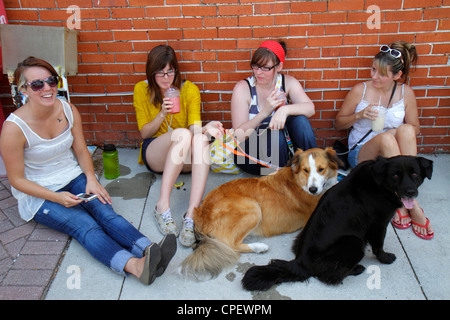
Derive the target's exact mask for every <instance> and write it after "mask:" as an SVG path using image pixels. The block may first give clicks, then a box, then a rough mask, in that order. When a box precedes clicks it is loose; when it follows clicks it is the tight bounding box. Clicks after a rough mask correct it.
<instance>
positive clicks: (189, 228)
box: [180, 218, 195, 247]
mask: <svg viewBox="0 0 450 320" xmlns="http://www.w3.org/2000/svg"><path fill="white" fill-rule="evenodd" d="M180 243H181V244H182V245H183V246H185V247H191V246H192V245H193V244H194V243H195V234H194V220H192V219H191V218H184V220H183V227H182V228H181V233H180Z"/></svg>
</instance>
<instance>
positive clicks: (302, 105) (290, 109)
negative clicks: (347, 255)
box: [269, 75, 315, 129]
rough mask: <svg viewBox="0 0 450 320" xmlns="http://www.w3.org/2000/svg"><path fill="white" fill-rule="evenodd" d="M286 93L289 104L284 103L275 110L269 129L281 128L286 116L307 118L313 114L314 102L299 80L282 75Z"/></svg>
mask: <svg viewBox="0 0 450 320" xmlns="http://www.w3.org/2000/svg"><path fill="white" fill-rule="evenodd" d="M284 77H285V83H286V94H287V95H288V96H289V98H290V100H291V104H289V105H284V106H282V107H280V108H278V109H277V111H275V113H274V115H273V116H272V120H271V121H270V125H269V128H270V129H283V128H284V125H285V123H286V119H287V117H288V116H296V115H304V116H305V117H307V118H310V117H312V116H313V115H314V114H315V110H314V103H313V102H312V101H311V99H310V98H309V97H308V95H307V94H306V93H305V91H304V90H303V87H302V85H301V84H300V82H299V81H298V80H297V79H295V78H294V77H292V76H289V75H284Z"/></svg>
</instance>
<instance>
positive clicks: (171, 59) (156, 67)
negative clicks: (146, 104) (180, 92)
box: [145, 45, 181, 106]
mask: <svg viewBox="0 0 450 320" xmlns="http://www.w3.org/2000/svg"><path fill="white" fill-rule="evenodd" d="M167 64H169V66H170V68H171V69H173V70H175V77H174V79H173V85H174V86H175V87H177V88H178V89H181V75H180V68H179V67H178V60H177V57H176V55H175V51H174V50H173V49H172V47H170V46H167V45H159V46H156V47H154V48H153V49H152V50H151V51H150V52H149V54H148V56H147V64H146V66H145V70H146V74H147V81H148V91H149V94H150V102H151V103H153V104H154V105H155V106H157V105H160V104H162V102H163V96H162V93H161V90H160V88H159V86H158V84H157V83H156V81H155V72H158V71H161V70H162V69H164V68H165V67H166V65H167Z"/></svg>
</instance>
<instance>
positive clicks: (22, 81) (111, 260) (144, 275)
mask: <svg viewBox="0 0 450 320" xmlns="http://www.w3.org/2000/svg"><path fill="white" fill-rule="evenodd" d="M14 82H15V85H17V88H18V90H20V91H21V92H22V93H23V94H24V95H25V96H26V98H27V101H26V103H25V104H24V105H23V106H22V107H20V108H19V109H17V110H16V111H15V112H13V113H12V114H10V115H9V117H8V118H7V119H6V121H5V123H4V125H3V130H2V134H1V137H0V147H1V150H2V155H3V159H4V161H5V166H6V170H7V173H8V179H9V182H10V183H11V190H12V193H13V195H14V197H16V198H17V200H18V209H19V213H20V216H21V217H22V218H23V219H24V220H26V221H31V220H34V221H35V222H37V223H40V224H42V225H45V226H47V227H49V228H52V229H55V230H57V231H60V232H63V233H65V234H68V235H69V236H71V237H73V238H75V239H76V240H78V241H79V242H80V244H81V245H82V246H83V247H84V248H86V249H87V250H88V252H89V253H90V254H91V255H92V256H93V257H95V258H96V259H97V260H99V261H100V262H102V263H103V264H104V265H106V266H108V267H109V268H111V269H113V270H114V271H116V272H117V273H119V274H122V275H126V274H127V273H130V274H133V275H135V276H136V277H137V278H138V279H139V280H140V281H141V282H142V283H144V284H147V285H148V284H150V283H152V282H153V281H154V280H155V278H156V276H159V275H161V274H162V273H163V272H164V270H165V268H166V267H167V265H168V263H169V261H170V259H171V258H172V256H173V255H174V254H175V251H176V239H175V237H173V236H168V237H166V238H164V239H163V240H162V241H161V242H160V244H159V245H158V244H155V243H152V242H151V241H150V240H149V239H148V238H147V237H145V236H144V235H142V234H141V233H140V232H139V231H138V230H137V229H136V228H134V226H133V225H132V224H131V223H129V222H128V221H127V220H125V219H124V218H123V217H121V216H120V215H118V214H117V213H115V212H114V210H113V209H112V207H111V198H110V196H109V194H108V192H107V191H106V190H105V188H104V187H103V186H102V185H101V184H100V183H99V182H98V180H97V179H96V176H95V173H94V167H93V164H92V158H91V156H90V153H89V151H88V149H87V147H86V143H85V140H84V137H83V129H82V124H81V117H80V114H79V112H78V110H77V108H76V107H75V106H73V105H72V104H69V103H67V102H65V101H63V100H59V99H57V86H58V83H59V77H58V74H57V73H56V71H55V69H54V68H53V67H52V66H51V65H50V64H49V63H48V62H46V61H44V60H41V59H37V58H34V57H30V58H27V59H25V60H24V61H23V62H21V63H19V65H18V67H17V69H16V70H15V73H14ZM80 193H88V194H94V195H96V196H97V198H96V199H94V200H92V201H89V202H85V201H84V200H83V199H81V198H79V197H78V196H77V195H78V194H80Z"/></svg>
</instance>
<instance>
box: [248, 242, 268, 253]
mask: <svg viewBox="0 0 450 320" xmlns="http://www.w3.org/2000/svg"><path fill="white" fill-rule="evenodd" d="M248 246H249V247H250V249H252V250H253V251H254V252H256V253H264V252H266V251H267V250H269V246H268V245H267V244H265V243H261V242H254V243H249V244H248Z"/></svg>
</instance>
